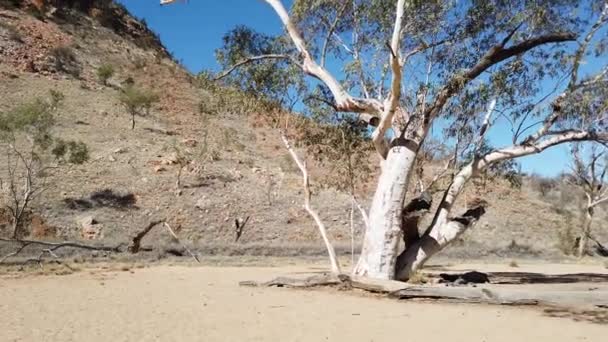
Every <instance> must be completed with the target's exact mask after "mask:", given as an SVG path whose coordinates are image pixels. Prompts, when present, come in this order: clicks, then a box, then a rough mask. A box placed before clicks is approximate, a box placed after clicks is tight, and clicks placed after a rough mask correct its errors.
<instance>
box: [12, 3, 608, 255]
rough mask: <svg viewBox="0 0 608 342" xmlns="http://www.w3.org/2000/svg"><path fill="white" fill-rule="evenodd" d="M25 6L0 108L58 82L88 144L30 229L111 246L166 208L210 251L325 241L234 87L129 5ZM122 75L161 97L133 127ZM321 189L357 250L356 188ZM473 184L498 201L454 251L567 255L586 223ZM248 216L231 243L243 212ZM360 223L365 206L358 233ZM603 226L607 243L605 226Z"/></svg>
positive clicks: (333, 218) (52, 182) (534, 200)
mask: <svg viewBox="0 0 608 342" xmlns="http://www.w3.org/2000/svg"><path fill="white" fill-rule="evenodd" d="M26 3H28V2H27V1H25V2H23V1H6V0H4V1H0V6H1V7H0V98H1V99H2V100H1V101H0V111H5V110H10V109H11V108H14V107H15V106H18V105H19V104H20V103H24V102H27V101H31V100H33V99H34V98H37V97H41V98H45V97H48V96H49V91H50V90H53V91H55V92H56V93H57V92H58V93H60V94H61V95H63V101H62V104H61V106H60V108H59V109H58V112H57V126H56V134H57V135H59V136H61V137H64V138H66V139H75V140H81V141H83V142H85V143H86V144H87V145H88V147H89V150H90V160H89V161H88V162H86V163H84V164H82V165H77V166H70V167H62V168H60V169H58V170H60V171H58V172H56V173H52V174H51V175H50V176H49V179H48V187H47V190H46V191H45V192H44V195H43V196H42V197H41V198H40V199H39V200H38V201H37V202H36V203H35V205H34V206H33V208H32V213H31V214H30V215H29V216H28V223H30V224H29V225H28V228H27V234H29V235H31V236H33V237H35V238H46V239H70V240H78V239H95V240H97V241H96V242H99V243H104V244H116V243H119V242H125V241H128V240H129V239H130V238H131V237H132V236H133V235H134V234H135V233H136V232H137V231H139V230H141V229H142V228H144V227H145V226H146V225H147V224H148V223H149V222H151V221H154V220H158V219H166V220H167V221H168V222H169V224H170V225H171V226H172V227H173V228H174V230H175V231H176V232H177V234H178V235H179V236H180V239H182V240H183V241H185V242H186V243H187V244H189V245H191V246H192V247H193V248H194V249H196V250H198V251H199V252H201V253H222V254H235V253H252V254H264V255H265V254H282V255H283V254H287V255H302V254H310V253H319V252H322V250H323V249H322V245H321V242H320V239H319V237H318V234H317V231H316V228H315V227H314V225H313V223H312V222H311V220H310V219H309V217H308V216H307V215H306V213H305V211H304V210H303V209H302V208H301V202H302V189H301V178H300V175H299V173H298V171H297V169H296V168H295V167H294V164H293V163H292V162H291V160H290V159H289V157H288V155H287V153H286V151H285V150H284V147H283V145H282V143H281V140H280V139H279V136H278V132H277V131H276V130H274V129H272V128H271V127H270V126H269V125H266V124H264V121H263V120H262V121H260V116H262V117H263V115H264V113H257V114H258V115H244V114H243V111H240V110H239V108H238V107H236V106H232V107H230V106H229V105H228V104H229V103H230V102H232V99H231V98H230V97H227V98H224V99H222V103H226V108H227V109H226V110H221V111H218V110H209V108H210V104H211V102H213V106H214V108H217V107H218V106H222V104H221V103H219V104H218V102H217V99H215V98H214V96H213V94H211V93H210V90H209V89H208V88H207V87H205V86H204V85H201V83H200V82H198V81H197V80H196V79H195V78H194V77H193V76H192V75H191V74H189V73H188V72H187V71H186V70H184V69H183V68H182V67H181V66H180V65H178V64H177V63H176V62H175V61H174V60H173V59H172V58H171V56H170V55H169V54H168V53H167V52H166V50H165V49H164V47H163V46H162V45H161V44H160V41H159V40H158V38H157V37H156V36H155V35H154V34H153V33H152V32H151V31H149V30H148V29H147V28H146V26H145V25H144V24H142V23H141V22H139V21H137V20H135V19H134V18H132V17H131V16H130V15H129V14H128V13H127V12H126V11H125V10H124V9H123V8H122V7H120V6H116V5H113V4H112V3H111V2H108V1H91V2H90V3H91V4H90V6H88V7H86V8H84V9H83V8H81V7H78V6H76V5H74V6H75V7H70V6H68V5H66V3H70V4H74V3H76V4H78V3H79V2H77V1H74V2H68V1H48V2H46V3H45V6H44V8H43V9H39V7H36V6H27V5H26ZM82 3H87V4H88V3H89V2H86V1H83V2H82ZM99 4H103V5H99ZM103 66H106V67H107V66H111V68H112V69H113V71H114V73H113V75H112V77H111V78H110V79H108V80H107V82H105V84H103V82H100V80H99V75H98V72H99V70H100V68H101V67H103ZM127 85H134V86H135V87H137V88H139V89H145V90H147V91H150V92H153V93H155V94H156V95H158V97H159V101H158V102H157V103H155V104H154V105H153V106H152V107H151V110H150V113H149V115H146V116H143V117H139V116H138V117H137V118H136V125H135V129H131V122H130V120H131V118H130V115H129V114H128V113H127V111H126V109H125V107H124V106H122V105H121V103H120V96H121V93H122V91H123V89H124V88H125V87H126V86H127ZM2 158H3V157H0V165H4V164H5V161H4V160H3V159H2ZM371 159H373V158H371ZM184 160H187V162H186V163H184V162H183V161H184ZM374 162H375V161H374ZM182 166H183V172H182V177H181V187H180V188H179V189H178V188H177V187H176V181H177V177H178V173H179V170H180V169H182ZM0 168H1V167H0ZM0 172H3V173H5V172H6V170H4V169H2V170H0ZM316 176H319V177H318V178H316V179H320V178H322V177H323V176H327V175H326V173H324V170H323V168H321V167H317V168H316V169H315V170H314V172H313V182H314V179H315V177H316ZM313 188H314V189H313V190H314V200H313V201H314V203H313V204H314V206H315V207H316V208H318V210H319V212H320V214H321V215H322V218H323V219H324V220H325V222H326V224H327V226H328V228H329V229H330V233H331V237H332V239H334V240H335V241H337V245H338V246H339V247H340V249H341V250H343V251H346V250H349V247H348V246H349V243H350V228H349V213H350V210H351V204H350V199H349V198H350V197H349V196H348V195H347V194H345V193H341V192H339V191H335V190H332V189H328V188H325V187H321V186H320V185H319V183H318V182H317V183H313ZM3 191H5V189H3ZM469 192H470V196H478V195H482V196H483V197H484V198H485V199H486V200H487V201H488V202H490V203H491V206H490V208H489V212H488V213H487V214H486V215H485V216H484V218H483V219H482V221H481V222H480V223H479V224H478V225H477V226H476V227H475V228H474V229H472V230H471V231H470V232H468V233H467V234H466V236H465V237H464V238H463V243H462V244H458V245H457V246H454V247H452V248H450V249H449V250H447V251H446V252H445V253H446V254H451V255H454V256H462V257H477V256H497V257H503V256H507V257H515V256H521V255H530V256H536V255H543V256H547V257H549V256H560V255H561V254H562V253H561V252H560V250H559V248H558V247H559V245H560V243H563V241H564V239H566V237H565V236H567V231H568V228H572V230H573V232H576V231H577V224H578V221H577V219H576V217H574V218H572V219H570V220H569V221H568V220H566V219H565V217H567V216H564V215H563V210H565V209H564V208H560V209H556V206H555V205H554V204H552V203H554V202H551V201H548V200H547V199H546V198H543V197H541V196H540V195H539V194H538V193H537V192H535V191H533V190H530V189H527V190H526V187H525V186H524V190H518V189H513V188H510V187H508V186H506V185H504V184H502V182H498V183H491V184H489V185H486V187H485V188H484V190H483V191H481V190H479V189H478V188H474V187H471V189H470V191H469ZM368 195H369V194H368ZM366 202H367V201H366ZM568 205H570V204H566V206H568ZM570 207H572V206H571V205H570ZM570 209H572V210H574V209H573V208H570ZM560 210H561V211H560ZM247 218H249V219H248V221H247V223H246V225H245V226H244V229H243V233H242V236H241V237H240V239H239V240H238V242H235V238H236V234H235V226H236V225H235V220H238V221H239V222H244V221H246V220H247ZM604 218H605V214H604V213H603V212H602V213H600V214H599V217H598V220H597V222H598V224H597V225H596V227H594V230H595V231H599V230H603V231H604V232H606V231H607V229H606V228H607V227H606V225H605V224H603V222H604V221H605V220H604ZM360 222H361V221H360V220H359V218H358V217H357V218H356V220H355V223H356V224H355V233H356V237H355V239H356V240H357V241H359V240H360V238H361V236H360V235H361V231H362V227H361V223H360ZM600 223H601V224H600ZM9 226H10V219H9V217H8V215H6V213H4V215H0V232H2V234H3V235H6V234H9V233H8V230H9ZM598 236H600V237H603V238H604V240H606V237H608V234H606V233H604V234H603V235H602V234H598ZM144 244H147V245H154V246H157V247H158V249H159V250H161V251H162V250H163V248H164V247H163V246H168V245H170V244H171V239H170V238H169V236H168V235H167V234H166V232H164V231H162V230H160V229H159V230H158V231H155V232H153V233H151V234H150V235H149V236H148V237H146V239H145V240H144ZM165 250H166V249H165Z"/></svg>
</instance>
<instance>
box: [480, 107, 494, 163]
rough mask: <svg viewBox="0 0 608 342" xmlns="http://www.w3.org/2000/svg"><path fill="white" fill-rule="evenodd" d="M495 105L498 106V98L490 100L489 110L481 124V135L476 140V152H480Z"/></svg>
mask: <svg viewBox="0 0 608 342" xmlns="http://www.w3.org/2000/svg"><path fill="white" fill-rule="evenodd" d="M494 107H496V99H492V101H490V106H488V111H487V112H486V116H485V117H484V119H483V123H482V124H481V129H480V130H479V136H478V137H477V142H475V154H477V153H478V152H479V149H480V148H481V146H482V144H483V140H484V138H485V135H486V133H487V131H488V129H489V126H490V118H491V117H492V112H493V111H494Z"/></svg>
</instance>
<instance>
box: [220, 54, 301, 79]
mask: <svg viewBox="0 0 608 342" xmlns="http://www.w3.org/2000/svg"><path fill="white" fill-rule="evenodd" d="M265 59H289V60H291V61H292V62H294V63H296V64H298V65H299V63H297V61H296V60H295V59H294V58H293V57H292V56H289V55H283V54H268V55H259V56H251V57H247V58H245V59H243V60H242V61H239V62H238V63H236V64H234V65H233V66H231V67H230V68H228V69H226V70H224V71H222V72H221V73H220V74H219V75H217V76H216V77H214V78H213V80H214V81H218V80H221V79H222V78H224V77H226V76H228V75H230V74H231V73H232V72H233V71H235V70H236V69H238V68H239V67H241V66H243V65H245V64H249V63H252V62H257V61H261V60H265ZM299 66H300V65H299ZM300 67H302V66H300Z"/></svg>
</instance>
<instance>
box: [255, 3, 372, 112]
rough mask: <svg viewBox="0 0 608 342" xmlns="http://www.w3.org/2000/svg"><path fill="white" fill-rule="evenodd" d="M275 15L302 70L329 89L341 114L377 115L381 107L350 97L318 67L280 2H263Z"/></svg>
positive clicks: (325, 71) (370, 100)
mask: <svg viewBox="0 0 608 342" xmlns="http://www.w3.org/2000/svg"><path fill="white" fill-rule="evenodd" d="M265 1H266V2H267V3H268V4H269V5H270V6H271V7H272V8H273V9H274V10H275V12H276V13H277V15H278V16H279V18H280V19H281V21H282V22H283V25H284V26H285V29H286V30H287V33H288V34H289V37H290V38H291V40H292V42H293V43H294V45H295V47H296V49H297V50H298V52H299V53H300V55H301V56H302V60H303V61H302V70H303V71H304V72H305V73H307V74H308V75H310V76H313V77H315V78H317V79H319V80H320V81H322V82H323V83H325V85H326V86H327V87H328V88H329V90H330V91H331V93H332V94H333V96H334V100H335V102H336V108H337V109H338V110H339V111H343V112H356V113H369V114H374V115H379V114H380V113H381V112H382V107H383V105H382V104H381V103H380V102H379V101H377V100H374V99H362V98H355V97H353V96H351V95H350V94H349V93H348V92H347V91H346V90H345V89H344V88H343V87H342V85H341V84H340V83H339V82H338V81H337V80H336V79H335V78H334V77H333V76H332V75H331V74H330V73H329V72H328V71H327V70H326V69H325V68H324V67H322V66H319V65H318V64H317V63H316V62H315V61H314V60H313V58H312V56H311V54H310V52H309V51H308V49H307V47H306V44H305V42H304V39H303V38H302V35H301V34H300V32H299V30H298V28H297V27H296V25H294V23H293V22H292V21H291V19H290V18H289V14H288V13H287V10H286V9H285V6H283V3H282V2H281V1H280V0H265Z"/></svg>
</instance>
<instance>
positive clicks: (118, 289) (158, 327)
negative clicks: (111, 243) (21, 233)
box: [0, 266, 608, 342]
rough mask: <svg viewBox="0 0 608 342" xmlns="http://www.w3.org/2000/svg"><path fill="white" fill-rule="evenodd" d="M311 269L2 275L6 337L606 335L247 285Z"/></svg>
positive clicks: (540, 320)
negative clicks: (241, 283) (244, 283)
mask: <svg viewBox="0 0 608 342" xmlns="http://www.w3.org/2000/svg"><path fill="white" fill-rule="evenodd" d="M315 270H317V271H318V269H317V268H314V267H311V266H297V267H296V266H289V267H275V268H270V267H267V268H260V267H208V266H205V267H187V266H155V267H151V268H143V269H139V268H136V269H130V270H128V271H120V270H114V271H112V270H91V271H82V272H79V273H75V274H71V275H66V276H25V277H18V278H10V277H7V276H3V277H1V278H0V310H1V312H2V314H1V316H0V317H1V318H0V341H349V342H352V341H425V342H432V341H442V342H446V341H450V342H458V341H467V342H477V341H487V342H490V341H509V342H513V341H552V342H559V341H567V342H572V341H598V342H599V341H606V339H607V336H608V325H602V324H597V323H591V322H588V321H576V320H575V319H573V317H572V316H570V315H566V316H568V317H567V318H556V317H550V315H549V314H547V313H546V312H544V311H543V310H540V309H532V308H515V307H502V306H489V305H472V304H451V303H426V302H411V301H410V302H405V301H395V300H391V299H386V298H378V297H375V296H370V295H364V294H361V293H353V292H347V293H345V292H338V291H337V290H315V291H306V290H290V289H281V288H272V289H269V288H247V287H239V286H238V282H239V281H241V280H252V279H253V280H266V279H270V278H272V277H274V276H276V275H285V274H295V273H298V274H299V273H301V272H314V271H315Z"/></svg>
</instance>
